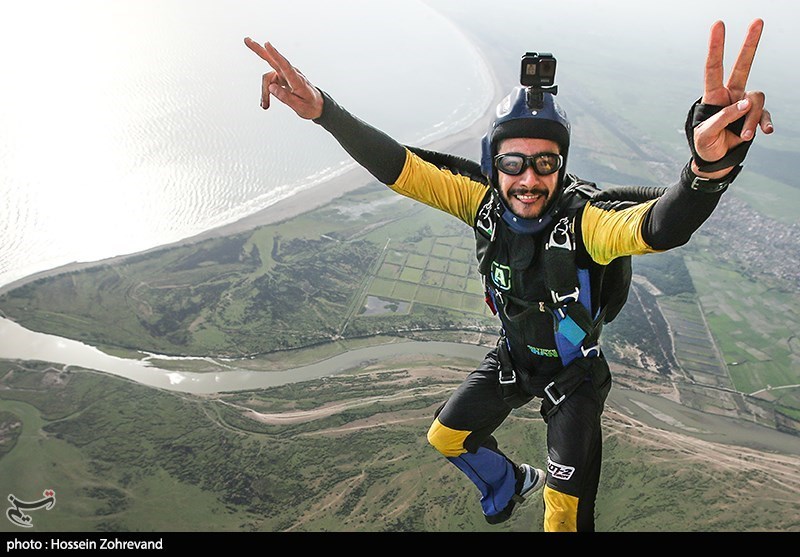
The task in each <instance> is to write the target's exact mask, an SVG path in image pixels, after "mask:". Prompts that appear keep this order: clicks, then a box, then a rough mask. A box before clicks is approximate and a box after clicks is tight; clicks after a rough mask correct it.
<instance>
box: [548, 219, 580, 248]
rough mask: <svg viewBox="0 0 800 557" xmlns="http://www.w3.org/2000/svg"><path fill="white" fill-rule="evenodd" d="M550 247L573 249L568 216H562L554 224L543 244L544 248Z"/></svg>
mask: <svg viewBox="0 0 800 557" xmlns="http://www.w3.org/2000/svg"><path fill="white" fill-rule="evenodd" d="M550 248H560V249H565V250H568V251H574V250H575V246H574V245H573V243H572V235H571V234H570V230H569V218H567V217H563V218H562V219H561V220H559V221H558V222H557V223H556V226H555V227H554V228H553V231H552V232H551V233H550V239H549V240H548V241H547V243H546V244H545V245H544V249H550Z"/></svg>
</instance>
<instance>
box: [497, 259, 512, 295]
mask: <svg viewBox="0 0 800 557" xmlns="http://www.w3.org/2000/svg"><path fill="white" fill-rule="evenodd" d="M492 282H493V283H494V285H495V286H496V287H497V288H499V289H500V290H506V291H508V290H511V268H510V267H509V266H508V265H500V264H499V263H498V262H497V261H492Z"/></svg>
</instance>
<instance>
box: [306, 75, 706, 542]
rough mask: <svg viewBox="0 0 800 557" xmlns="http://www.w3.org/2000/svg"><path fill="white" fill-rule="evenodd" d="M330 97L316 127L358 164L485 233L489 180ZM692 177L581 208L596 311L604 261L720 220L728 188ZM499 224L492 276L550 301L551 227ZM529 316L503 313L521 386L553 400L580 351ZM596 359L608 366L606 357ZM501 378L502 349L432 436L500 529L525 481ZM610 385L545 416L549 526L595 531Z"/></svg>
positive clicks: (458, 394) (585, 274) (517, 291)
mask: <svg viewBox="0 0 800 557" xmlns="http://www.w3.org/2000/svg"><path fill="white" fill-rule="evenodd" d="M322 94H323V99H324V108H323V113H322V115H321V116H320V117H319V118H317V119H316V120H314V122H315V123H317V124H319V125H321V126H322V127H323V128H324V129H326V130H327V131H328V132H329V133H331V134H332V135H333V136H334V138H335V139H336V140H337V141H338V142H339V143H340V144H341V145H342V147H343V148H344V149H345V150H346V151H347V152H348V153H349V154H350V156H352V157H353V159H354V160H355V161H356V162H358V163H359V164H360V165H361V166H363V167H364V168H365V169H366V170H368V171H369V172H370V173H371V174H372V175H373V176H374V177H375V178H376V179H378V180H379V181H380V182H382V183H383V184H385V185H387V186H388V187H390V188H391V189H392V190H394V191H395V192H397V193H399V194H401V195H404V196H407V197H410V198H412V199H415V200H417V201H420V202H422V203H425V204H426V205H429V206H431V207H434V208H436V209H439V210H442V211H444V212H446V213H449V214H450V215H452V216H454V217H456V218H458V219H460V220H461V221H463V222H464V223H465V224H466V225H467V226H469V227H471V228H473V230H474V231H475V232H476V235H477V233H478V232H477V231H478V225H479V220H480V212H481V209H482V208H485V207H486V205H487V203H489V202H490V200H491V197H492V195H493V188H492V187H491V186H490V185H489V184H488V183H487V180H486V178H484V177H483V176H479V175H477V174H476V173H470V172H465V171H463V168H458V165H457V164H456V165H454V166H453V167H451V168H448V167H445V166H444V165H442V164H433V163H431V162H429V161H427V160H425V158H426V157H424V154H425V153H426V152H425V151H422V150H419V149H415V148H410V147H406V146H404V145H402V144H400V143H399V142H397V141H395V140H394V139H392V138H391V137H389V136H388V135H387V134H385V133H384V132H382V131H380V130H378V129H377V128H375V127H373V126H370V125H369V124H367V123H365V122H363V121H362V120H360V119H358V118H357V117H355V116H353V115H352V114H350V113H349V112H348V111H346V110H345V109H344V108H342V107H341V106H339V105H338V104H337V103H336V102H335V101H334V100H333V99H332V97H331V96H330V95H328V94H327V93H326V92H324V91H322ZM420 155H422V156H420ZM450 159H451V160H455V161H457V160H458V157H452V156H450ZM462 160H463V161H464V162H467V163H470V164H474V163H471V161H466V159H462ZM569 179H574V177H572V176H571V175H567V177H566V178H565V182H566V181H567V180H569ZM691 179H692V176H691V173H690V170H689V167H688V165H687V166H685V167H684V169H683V171H682V172H681V174H680V178H679V180H678V182H676V183H674V184H673V185H671V186H670V187H668V188H665V189H664V193H663V194H662V195H661V196H660V197H658V198H657V199H653V200H650V201H646V202H641V203H627V204H624V205H615V204H614V203H608V202H604V203H593V202H592V201H591V200H589V201H588V202H587V203H586V204H585V205H584V206H583V207H582V208H581V210H580V211H578V213H577V215H576V216H575V219H574V225H573V226H574V235H575V238H576V244H577V247H576V263H577V267H578V269H579V274H580V276H581V292H582V293H584V295H585V296H586V298H585V299H584V300H583V303H584V305H586V306H587V307H588V308H591V311H592V314H593V315H594V314H596V313H597V310H598V303H599V302H598V300H599V298H600V296H599V292H600V291H599V288H600V284H599V283H600V280H599V277H601V276H602V271H603V267H604V266H606V265H608V264H609V263H610V262H611V261H613V260H614V259H615V258H617V257H621V256H628V255H639V254H646V253H654V252H659V251H664V250H668V249H672V248H675V247H678V246H681V245H683V244H685V243H686V242H688V241H689V239H690V237H691V235H692V234H693V233H694V232H695V231H696V230H697V229H698V228H699V227H700V226H701V225H702V223H703V222H705V220H706V219H707V218H708V217H709V216H710V215H711V213H712V212H713V210H714V208H715V207H716V205H717V203H718V202H719V199H720V197H721V193H722V192H715V193H706V192H701V191H697V190H693V189H691V188H690V186H689V184H690V183H691ZM562 187H563V186H562ZM498 225H499V226H498V234H499V237H498V238H497V240H496V242H497V244H498V250H497V252H496V253H495V255H494V257H495V259H494V261H493V265H492V267H493V269H494V271H495V273H494V274H495V275H497V271H498V270H499V271H500V273H499V275H497V276H498V277H499V278H500V279H501V280H494V284H493V285H492V287H493V288H494V289H497V288H499V287H500V286H502V287H504V288H506V289H507V292H508V293H510V294H512V295H513V297H514V298H517V299H524V300H531V301H533V300H544V299H545V298H547V297H548V296H549V291H548V290H547V288H546V287H545V284H544V279H543V276H544V273H545V269H543V265H544V261H543V260H544V258H543V257H541V252H542V249H543V242H544V240H545V238H544V236H546V235H547V234H549V230H544V231H543V232H542V233H540V234H534V235H528V234H518V233H516V232H515V231H514V230H513V229H512V228H511V227H509V226H507V225H505V224H504V223H503V221H502V220H501V221H498ZM505 279H508V282H507V283H506V282H505ZM523 313H525V315H524V316H523V317H522V318H521V319H516V318H515V316H514V315H511V314H510V312H509V313H506V312H499V313H498V315H499V317H500V320H501V324H502V330H503V332H504V334H505V335H506V338H507V342H508V351H509V353H510V356H511V360H512V361H513V365H514V368H515V370H516V372H517V376H518V379H517V382H518V385H519V388H520V389H521V390H522V391H523V393H524V394H525V395H527V398H528V399H530V400H532V399H534V398H542V399H544V397H545V392H544V388H545V386H547V385H548V383H549V382H550V381H551V380H552V378H553V377H554V376H555V375H556V374H557V373H558V372H559V371H561V370H562V369H563V368H564V367H565V366H566V365H568V364H569V363H570V361H571V360H570V358H573V357H574V356H572V357H570V358H564V357H563V356H564V354H563V353H562V352H563V350H562V347H561V346H560V345H559V343H558V342H557V339H556V334H555V332H554V327H553V318H552V317H551V316H550V315H549V314H547V313H541V312H535V311H534V312H523ZM594 357H595V358H596V360H597V361H598V363H599V365H601V366H605V368H606V370H607V364H606V363H605V358H604V356H603V354H602V351H599V353H598V354H597V355H595V356H594ZM498 373H499V358H498V349H497V348H495V349H492V350H490V351H489V352H488V354H487V355H486V357H485V359H484V360H483V362H482V363H481V364H480V365H479V366H478V367H477V369H475V370H474V371H473V372H471V373H470V374H469V375H468V376H467V378H466V379H465V381H464V382H463V383H462V384H461V385H460V386H459V387H458V388H457V389H456V390H455V392H454V393H453V394H452V395H451V396H450V397H449V399H448V400H447V401H446V402H445V403H444V404H442V406H440V407H439V408H438V410H437V411H436V412H435V416H434V420H433V423H432V425H431V426H430V429H429V431H428V435H427V438H428V441H429V443H430V444H431V445H432V446H433V447H434V448H435V449H436V450H437V451H439V452H440V453H441V454H442V455H443V456H444V457H446V458H447V459H448V460H449V461H450V462H451V463H452V464H454V465H455V466H456V468H458V469H459V470H461V472H463V473H464V474H465V475H466V476H467V477H468V478H469V479H470V480H471V481H472V482H473V483H474V484H475V485H476V486H477V488H478V490H479V492H480V503H481V508H482V511H483V513H484V515H485V516H486V518H487V520H489V521H490V522H491V518H492V517H493V516H496V515H499V514H501V513H503V512H504V511H505V512H508V509H513V499H512V497H513V496H514V494H515V491H516V489H517V487H516V486H517V483H518V475H519V468H518V466H517V464H515V463H514V461H512V460H511V459H510V458H509V457H508V456H506V455H505V454H504V452H503V451H502V450H501V449H500V447H498V445H497V441H496V439H495V438H494V436H493V435H492V434H493V432H494V431H495V430H496V429H497V428H498V427H499V426H500V425H501V424H502V423H503V421H504V420H505V419H506V418H507V417H508V416H509V414H510V413H511V411H512V409H513V408H512V407H511V406H509V404H508V403H507V402H506V400H504V398H503V396H502V395H501V393H500V392H499V390H498ZM609 388H610V375H609V376H608V384H604V385H602V386H598V385H597V384H595V382H593V381H591V380H587V381H584V382H583V383H582V384H580V386H579V387H578V388H577V389H576V390H575V391H574V392H573V393H572V394H571V395H570V396H569V397H568V398H567V399H566V400H564V402H563V403H561V404H560V405H559V410H558V411H557V412H555V413H553V414H551V415H550V416H549V417H546V418H545V421H546V424H547V435H546V438H547V480H546V485H545V487H544V491H543V493H544V503H545V516H544V525H543V527H544V530H545V531H594V509H595V500H596V496H597V489H598V485H599V481H600V468H601V458H602V432H601V427H600V426H601V420H600V418H601V414H602V412H603V406H604V402H605V398H606V395H607V394H608V389H609ZM543 410H544V409H543ZM542 415H543V416H544V415H545V413H544V411H543V412H542Z"/></svg>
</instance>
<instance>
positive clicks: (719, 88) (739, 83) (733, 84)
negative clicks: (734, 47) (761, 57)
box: [694, 19, 774, 174]
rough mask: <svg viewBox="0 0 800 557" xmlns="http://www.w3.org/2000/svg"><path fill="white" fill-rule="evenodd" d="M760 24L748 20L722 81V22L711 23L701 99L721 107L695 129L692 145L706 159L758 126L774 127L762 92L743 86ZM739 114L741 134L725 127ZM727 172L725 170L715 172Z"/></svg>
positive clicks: (752, 134) (714, 158)
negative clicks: (734, 57)
mask: <svg viewBox="0 0 800 557" xmlns="http://www.w3.org/2000/svg"><path fill="white" fill-rule="evenodd" d="M763 28H764V21H763V20H761V19H756V20H754V21H753V22H752V23H751V24H750V27H749V29H748V31H747V36H746V37H745V40H744V43H743V44H742V48H741V50H740V51H739V55H738V57H737V58H736V62H735V63H734V66H733V69H732V70H731V73H730V75H729V76H728V81H727V83H725V84H724V85H723V82H722V79H723V73H724V70H723V64H722V58H723V53H724V50H725V24H724V23H723V22H722V21H717V22H715V23H714V25H712V26H711V35H710V37H709V41H708V57H707V58H706V68H705V88H704V91H703V98H702V103H704V104H709V105H717V106H722V107H724V108H723V109H722V110H721V111H719V112H718V113H717V114H715V115H714V116H712V117H710V118H709V119H708V120H706V121H705V122H703V123H702V124H700V125H698V126H697V127H696V128H695V130H694V145H695V149H696V150H697V154H698V155H699V156H700V157H702V158H703V159H704V160H706V161H717V160H719V159H721V158H723V157H724V156H725V155H726V154H727V153H728V151H730V150H731V149H733V148H735V147H737V146H738V145H740V144H741V143H743V142H745V141H749V140H751V139H753V138H754V137H755V134H756V128H757V127H758V126H760V127H761V130H762V131H763V132H764V133H766V134H770V133H772V132H773V131H774V130H773V126H772V118H771V116H770V113H769V112H768V111H767V110H765V109H764V93H763V92H761V91H746V90H745V87H746V85H747V78H748V77H749V75H750V68H751V67H752V65H753V59H754V58H755V55H756V48H757V47H758V41H759V40H760V39H761V31H762V30H763ZM742 116H744V117H745V120H744V127H743V128H742V132H741V134H739V135H737V134H736V133H734V132H733V131H731V130H729V129H727V128H726V126H727V125H728V124H730V123H732V122H735V121H736V120H738V119H739V118H741V117H742ZM726 172H727V170H725V171H720V172H717V173H716V174H725V173H726Z"/></svg>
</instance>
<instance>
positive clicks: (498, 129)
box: [481, 87, 570, 186]
mask: <svg viewBox="0 0 800 557" xmlns="http://www.w3.org/2000/svg"><path fill="white" fill-rule="evenodd" d="M531 93H533V91H530V89H529V88H528V87H514V89H513V90H512V91H511V93H509V94H508V96H507V97H506V98H504V99H503V100H502V101H500V103H499V104H498V105H497V113H496V115H495V119H494V120H493V121H492V123H491V125H490V126H489V131H488V132H486V135H484V136H483V140H482V141H481V172H482V173H483V175H484V176H486V177H487V178H488V179H489V183H491V184H492V185H493V186H497V170H496V169H495V166H494V156H495V155H496V154H497V145H498V143H499V142H500V140H501V139H507V138H509V137H532V138H539V139H550V140H552V141H555V142H556V143H557V144H558V146H559V147H560V148H561V156H562V157H563V158H564V164H563V166H562V167H561V170H559V172H558V183H559V186H560V185H561V184H562V183H563V181H564V174H565V169H566V166H567V152H568V151H569V137H570V124H569V120H567V113H566V112H564V109H563V108H561V106H559V104H558V103H557V102H556V99H555V96H554V94H553V93H549V92H542V93H540V95H541V103H539V104H540V106H539V107H537V108H531V107H530V106H529V103H528V95H529V94H531Z"/></svg>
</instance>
